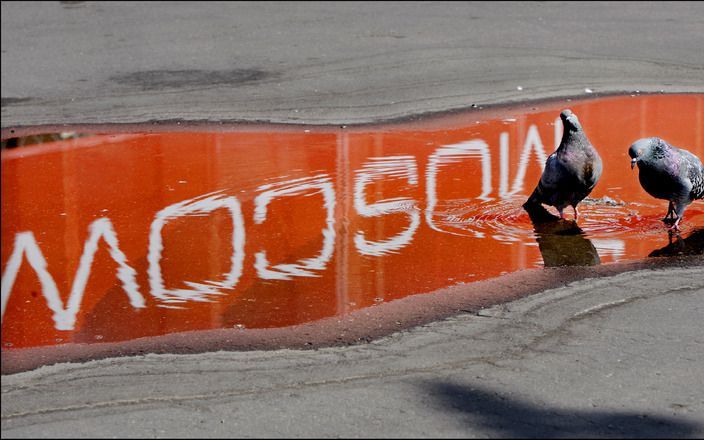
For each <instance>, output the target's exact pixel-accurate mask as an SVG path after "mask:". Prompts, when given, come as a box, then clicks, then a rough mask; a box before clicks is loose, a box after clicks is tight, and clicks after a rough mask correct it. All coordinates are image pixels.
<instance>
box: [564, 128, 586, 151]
mask: <svg viewBox="0 0 704 440" xmlns="http://www.w3.org/2000/svg"><path fill="white" fill-rule="evenodd" d="M586 138H587V137H586V136H585V134H584V132H583V131H582V130H580V129H579V128H576V127H570V128H565V130H564V131H563V132H562V141H561V142H560V144H561V145H564V146H569V145H572V144H575V143H579V144H581V142H579V141H584V140H586Z"/></svg>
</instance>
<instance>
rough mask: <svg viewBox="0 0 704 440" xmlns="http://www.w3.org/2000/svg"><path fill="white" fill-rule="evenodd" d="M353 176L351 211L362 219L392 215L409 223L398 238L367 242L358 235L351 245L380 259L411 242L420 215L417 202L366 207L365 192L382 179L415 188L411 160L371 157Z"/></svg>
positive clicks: (400, 200) (415, 169) (399, 200)
mask: <svg viewBox="0 0 704 440" xmlns="http://www.w3.org/2000/svg"><path fill="white" fill-rule="evenodd" d="M370 159H371V160H370V161H368V162H366V163H364V164H363V165H362V169H360V170H357V171H356V172H355V174H356V175H355V179H354V207H355V209H356V210H357V213H358V214H359V215H361V216H362V217H378V216H381V215H385V214H391V213H395V212H403V213H406V214H407V215H408V217H409V219H410V224H409V226H408V227H407V228H406V229H404V230H403V231H401V232H400V233H399V234H397V235H395V236H393V237H391V238H387V239H386V240H381V241H369V240H367V239H365V238H364V232H362V231H357V233H356V234H355V237H354V244H355V246H356V247H357V250H358V251H359V253H361V254H362V255H374V256H380V255H384V254H387V253H391V252H394V251H398V250H399V249H401V248H403V247H404V246H406V245H408V244H409V243H410V242H411V241H412V240H413V235H414V234H415V232H416V230H417V229H418V226H420V213H419V212H418V208H417V207H416V201H415V200H413V199H409V198H406V197H398V198H394V199H385V200H381V201H378V202H376V203H371V204H368V203H367V201H366V197H365V194H364V189H365V188H366V186H367V185H368V184H369V183H370V182H371V181H372V180H373V179H378V178H380V177H382V176H391V177H392V178H396V179H403V178H405V179H407V180H408V183H409V184H410V185H418V166H417V165H416V161H415V158H413V157H412V156H393V157H378V158H377V157H374V158H370Z"/></svg>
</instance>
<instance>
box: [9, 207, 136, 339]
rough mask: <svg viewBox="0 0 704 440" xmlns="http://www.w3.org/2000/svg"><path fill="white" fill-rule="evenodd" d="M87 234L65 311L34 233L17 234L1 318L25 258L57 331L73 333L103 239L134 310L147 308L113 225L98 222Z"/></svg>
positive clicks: (106, 220)
mask: <svg viewBox="0 0 704 440" xmlns="http://www.w3.org/2000/svg"><path fill="white" fill-rule="evenodd" d="M88 231H89V234H88V240H86V242H85V245H84V247H83V254H82V255H81V260H80V262H79V264H78V270H77V271H76V276H75V278H74V280H73V286H72V287H71V293H70V295H69V298H68V305H67V306H66V308H64V304H63V301H61V297H60V296H59V289H58V288H57V287H56V282H55V281H54V278H53V277H52V276H51V274H50V273H49V271H48V270H47V262H46V259H45V258H44V255H43V254H42V251H41V250H40V249H39V245H37V241H36V239H35V238H34V234H33V233H32V232H22V233H19V234H17V235H16V236H15V248H14V250H13V252H12V255H10V258H9V260H8V262H7V266H6V267H5V271H4V272H3V274H2V316H5V307H6V306H7V301H8V299H9V298H10V291H11V290H12V286H13V285H14V284H15V279H16V278H17V273H18V272H19V269H20V265H21V264H22V255H26V256H27V261H28V262H29V265H30V266H31V267H32V268H33V269H34V271H35V272H36V273H37V276H38V277H39V282H40V283H41V285H42V295H43V296H44V298H46V300H47V304H48V305H49V308H50V309H51V310H52V311H53V312H54V316H53V319H54V323H55V326H56V329H57V330H73V329H74V327H75V324H76V316H77V315H78V311H79V309H80V307H81V301H82V299H83V293H84V292H85V288H86V283H87V282H88V277H89V275H90V269H91V266H92V265H93V259H94V258H95V253H96V252H97V251H98V240H100V238H102V239H103V240H104V241H105V243H107V245H108V250H109V252H110V256H111V257H112V259H113V260H115V262H116V263H117V265H118V269H117V278H118V279H119V280H120V281H121V282H122V288H123V289H124V290H125V293H127V296H128V297H129V299H130V304H131V305H132V307H135V308H142V307H144V297H142V295H141V294H140V293H139V285H138V284H137V280H136V272H135V270H134V269H133V268H132V267H131V266H129V265H128V264H127V257H125V254H124V253H123V252H122V251H121V250H120V248H119V243H118V241H117V234H115V230H114V229H113V226H112V222H110V220H109V219H107V218H101V219H98V220H96V221H94V222H93V223H91V224H90V226H89V227H88Z"/></svg>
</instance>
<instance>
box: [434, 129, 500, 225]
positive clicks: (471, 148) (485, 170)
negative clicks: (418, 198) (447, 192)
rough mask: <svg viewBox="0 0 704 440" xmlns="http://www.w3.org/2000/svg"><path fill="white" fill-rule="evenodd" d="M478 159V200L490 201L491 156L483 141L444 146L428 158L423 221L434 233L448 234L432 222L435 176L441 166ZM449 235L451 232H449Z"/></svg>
mask: <svg viewBox="0 0 704 440" xmlns="http://www.w3.org/2000/svg"><path fill="white" fill-rule="evenodd" d="M465 157H469V158H474V157H478V158H480V159H481V161H482V193H481V194H480V195H479V196H478V197H477V199H479V200H491V198H490V197H489V194H490V193H491V154H490V152H489V146H488V145H487V143H486V142H484V141H483V140H479V139H475V140H471V141H467V142H460V143H459V144H453V145H446V146H443V147H441V148H438V149H437V150H435V152H434V153H433V154H432V155H430V157H429V158H428V169H427V171H426V173H425V174H426V180H427V184H426V192H427V206H426V208H425V221H426V222H427V223H428V226H430V227H431V228H433V229H434V230H436V231H440V232H449V231H445V230H443V229H441V228H440V227H439V226H438V225H437V224H435V221H434V220H433V214H434V212H435V207H436V206H437V203H438V194H437V176H438V172H439V170H440V167H441V166H444V165H448V164H452V163H456V162H459V161H460V160H461V159H463V158H465ZM450 233H451V232H450Z"/></svg>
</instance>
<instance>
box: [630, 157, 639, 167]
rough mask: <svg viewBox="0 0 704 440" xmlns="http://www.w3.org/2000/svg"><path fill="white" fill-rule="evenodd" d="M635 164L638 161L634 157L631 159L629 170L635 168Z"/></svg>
mask: <svg viewBox="0 0 704 440" xmlns="http://www.w3.org/2000/svg"><path fill="white" fill-rule="evenodd" d="M636 162H638V159H636V158H635V157H634V158H633V159H631V169H633V168H635V167H636Z"/></svg>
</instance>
